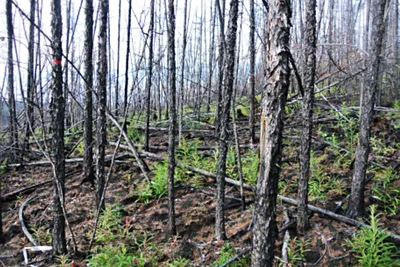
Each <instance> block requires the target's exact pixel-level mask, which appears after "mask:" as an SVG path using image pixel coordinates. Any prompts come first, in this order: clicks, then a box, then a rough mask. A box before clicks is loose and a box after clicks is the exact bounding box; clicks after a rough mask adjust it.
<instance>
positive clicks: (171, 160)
mask: <svg viewBox="0 0 400 267" xmlns="http://www.w3.org/2000/svg"><path fill="white" fill-rule="evenodd" d="M168 58H169V66H168V67H169V69H168V70H169V71H168V72H169V83H170V88H169V110H170V111H169V113H170V114H169V115H170V117H169V130H168V211H169V213H168V223H169V224H168V229H169V232H170V234H171V235H175V234H176V225H175V189H174V176H175V132H176V109H175V104H176V65H175V10H174V0H168Z"/></svg>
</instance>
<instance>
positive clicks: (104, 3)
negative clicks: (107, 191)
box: [96, 0, 108, 209]
mask: <svg viewBox="0 0 400 267" xmlns="http://www.w3.org/2000/svg"><path fill="white" fill-rule="evenodd" d="M107 23H108V0H101V1H100V27H99V37H98V39H99V41H98V42H99V51H98V53H99V56H98V62H99V63H98V65H99V67H98V71H97V78H98V91H97V97H98V104H97V132H96V135H97V138H96V139H97V147H96V148H97V158H96V160H97V162H96V207H97V209H101V208H102V207H103V205H104V203H102V194H103V190H104V185H105V170H104V157H105V148H106V144H107V128H106V123H107V120H106V108H107Z"/></svg>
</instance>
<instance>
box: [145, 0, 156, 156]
mask: <svg viewBox="0 0 400 267" xmlns="http://www.w3.org/2000/svg"><path fill="white" fill-rule="evenodd" d="M153 33H154V0H151V1H150V25H149V33H148V34H149V59H148V65H147V69H148V70H147V71H148V75H147V81H146V128H145V140H144V150H146V151H147V150H149V139H150V133H149V127H150V115H151V114H150V104H151V102H150V93H151V84H152V81H151V79H152V78H153V54H154V53H153V39H154V38H153V36H154V34H153Z"/></svg>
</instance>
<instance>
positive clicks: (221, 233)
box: [215, 0, 239, 240]
mask: <svg viewBox="0 0 400 267" xmlns="http://www.w3.org/2000/svg"><path fill="white" fill-rule="evenodd" d="M238 11H239V1H238V0H231V2H230V10H229V22H228V32H227V40H226V47H225V48H226V51H225V55H226V58H225V73H224V74H225V75H224V76H225V81H224V94H223V98H222V103H223V105H222V107H221V108H222V113H221V117H220V132H219V142H218V148H219V153H218V160H217V204H216V208H215V235H216V238H217V240H223V239H226V234H225V220H224V210H223V208H224V201H225V180H224V178H225V174H226V155H227V152H228V144H227V141H228V137H229V133H228V130H229V125H228V120H229V112H230V108H231V101H232V92H233V84H234V81H235V48H236V33H237V20H238Z"/></svg>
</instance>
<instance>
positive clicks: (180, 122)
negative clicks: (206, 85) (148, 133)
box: [160, 0, 188, 142]
mask: <svg viewBox="0 0 400 267" xmlns="http://www.w3.org/2000/svg"><path fill="white" fill-rule="evenodd" d="M187 9H188V0H185V7H184V13H185V14H184V19H183V45H182V60H181V80H180V101H179V109H180V110H179V131H178V141H179V142H181V139H182V130H183V99H184V97H183V96H184V92H183V91H184V85H185V57H186V46H187V13H188V12H187ZM160 119H161V118H160Z"/></svg>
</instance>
